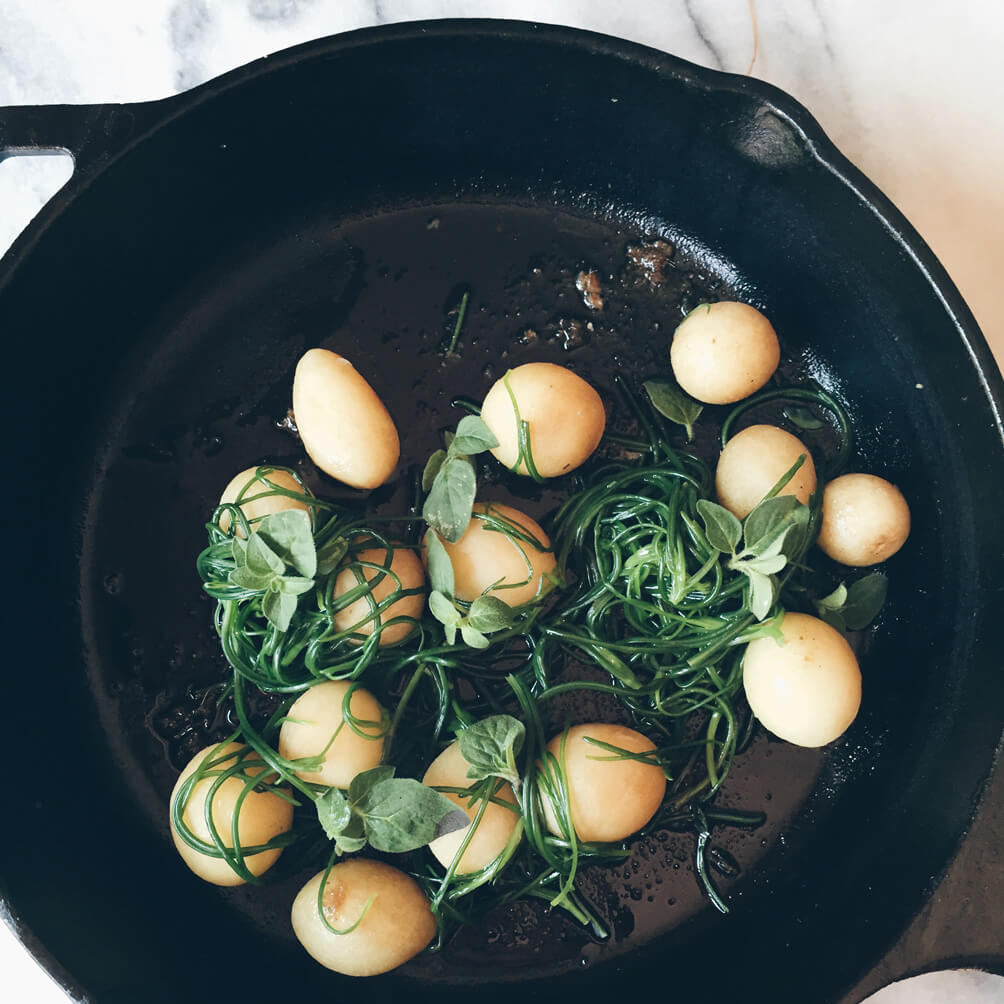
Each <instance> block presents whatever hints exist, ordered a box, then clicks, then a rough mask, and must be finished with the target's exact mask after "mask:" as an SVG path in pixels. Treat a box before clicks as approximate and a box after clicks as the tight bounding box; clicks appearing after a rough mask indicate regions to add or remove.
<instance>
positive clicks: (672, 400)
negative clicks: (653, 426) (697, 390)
mask: <svg viewBox="0 0 1004 1004" xmlns="http://www.w3.org/2000/svg"><path fill="white" fill-rule="evenodd" d="M642 386H643V387H644V388H645V392H646V393H647V394H648V397H649V400H650V401H651V402H652V407H653V408H655V410H656V411H657V412H659V414H660V415H663V416H665V417H666V418H668V419H669V420H670V421H671V422H675V423H676V424H677V425H682V426H683V427H684V428H685V429H686V430H687V439H693V438H694V422H696V421H697V419H698V418H699V417H700V414H701V412H702V411H703V410H704V406H703V405H702V404H700V403H699V402H697V401H695V400H694V399H693V398H692V397H690V396H689V395H687V394H685V393H684V392H683V391H682V390H681V389H680V387H679V386H678V385H677V384H675V383H673V381H671V380H646V381H645V382H644V383H643V384H642Z"/></svg>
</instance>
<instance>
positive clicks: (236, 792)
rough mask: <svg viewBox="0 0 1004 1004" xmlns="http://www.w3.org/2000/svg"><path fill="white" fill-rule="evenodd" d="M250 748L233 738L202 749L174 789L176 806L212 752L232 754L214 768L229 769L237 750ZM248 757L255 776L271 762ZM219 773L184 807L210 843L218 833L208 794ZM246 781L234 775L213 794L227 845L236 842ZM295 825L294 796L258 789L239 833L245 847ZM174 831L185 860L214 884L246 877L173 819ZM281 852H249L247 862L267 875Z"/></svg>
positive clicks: (232, 882) (200, 785)
mask: <svg viewBox="0 0 1004 1004" xmlns="http://www.w3.org/2000/svg"><path fill="white" fill-rule="evenodd" d="M245 749H247V747H246V746H245V745H244V744H243V743H237V742H233V743H227V744H226V745H224V746H210V747H209V748H208V749H204V750H201V751H200V752H198V753H196V754H195V756H194V757H192V759H191V760H190V761H189V763H188V765H187V766H186V767H185V769H184V770H183V771H182V772H181V776H180V777H179V778H178V780H177V782H176V784H175V786H174V791H173V792H172V793H171V804H172V806H173V805H174V803H175V801H176V800H177V798H178V797H179V794H180V792H181V788H182V785H184V783H185V782H186V781H187V780H188V779H189V778H190V777H191V776H192V775H193V774H194V773H195V771H196V770H197V769H198V768H199V767H200V766H201V764H202V762H203V761H204V760H206V759H207V758H210V759H212V760H218V759H220V758H221V757H225V758H226V759H225V760H224V761H223V762H222V763H220V764H217V765H216V766H215V767H213V768H212V770H214V771H225V770H227V769H229V768H231V767H233V766H234V765H235V764H236V762H237V755H238V754H239V753H240V752H241V751H242V750H245ZM244 762H245V764H246V766H245V768H244V773H246V774H247V775H248V776H250V777H256V776H257V775H259V774H260V773H261V772H262V771H263V770H265V769H266V765H265V763H264V762H263V761H262V760H261V759H260V758H259V757H258V755H257V754H251V756H250V757H248V758H247V759H246V760H245V761H244ZM218 777H219V774H216V775H212V774H210V775H209V776H207V777H204V778H202V779H201V780H200V781H198V782H197V783H196V784H195V785H194V786H193V788H192V790H191V792H190V793H189V796H188V799H187V801H186V803H185V808H184V811H183V813H182V819H183V820H184V821H185V825H186V826H187V827H188V828H189V829H190V830H191V831H192V833H193V834H194V835H195V836H196V837H197V838H198V839H200V840H204V841H206V842H207V843H209V844H212V843H213V839H212V835H211V833H210V831H209V827H208V826H207V825H206V815H205V813H206V799H207V798H208V797H209V793H210V790H211V789H212V787H213V784H214V783H215V782H216V780H217V779H218ZM274 777H275V775H274V774H272V778H273V779H274ZM245 786H246V782H245V779H244V778H243V777H236V776H235V777H228V778H227V779H226V780H225V781H223V783H222V784H221V785H220V786H219V788H217V789H216V794H215V795H214V796H213V810H212V812H213V825H214V826H215V827H216V830H217V833H218V834H219V836H220V840H222V842H223V844H224V846H226V847H233V846H234V841H233V820H234V812H235V811H236V809H237V802H238V799H239V798H240V796H241V795H242V793H243V792H244V789H245ZM292 825H293V806H292V805H291V804H290V803H289V802H287V801H286V800H285V799H283V798H280V797H279V796H278V795H277V794H275V793H274V792H271V791H252V792H249V793H248V794H247V796H246V797H245V798H244V801H243V802H242V803H241V807H240V815H239V821H238V824H237V836H238V839H239V840H240V845H241V847H242V848H245V847H247V848H251V847H260V846H261V845H262V844H267V843H268V842H269V841H270V840H271V839H272V838H273V837H277V836H278V835H279V834H280V833H285V832H286V831H287V830H288V829H290V827H291V826H292ZM171 837H172V838H173V840H174V846H175V847H176V848H177V850H178V853H179V854H180V855H181V857H182V860H183V861H184V862H185V864H186V865H188V867H189V868H191V869H192V871H193V872H195V874H196V875H198V876H199V878H202V879H205V880H206V881H207V882H212V883H213V885H222V886H233V885H241V884H243V883H244V881H245V880H244V879H243V878H241V876H240V875H238V874H237V873H236V872H235V871H234V870H233V869H232V868H231V867H230V865H228V864H227V862H226V860H225V859H224V858H217V857H213V856H212V855H210V854H204V853H203V852H202V851H198V850H196V849H195V848H194V847H190V846H189V845H188V844H187V843H185V841H184V840H183V839H182V838H181V836H180V835H179V833H178V831H177V830H176V829H175V827H174V821H173V819H172V821H171ZM281 853H282V848H275V849H273V850H268V851H260V852H258V853H257V854H251V855H248V856H246V857H245V858H244V864H245V866H246V867H247V869H248V871H250V872H251V874H252V875H261V874H263V873H264V872H266V871H267V870H268V869H269V868H271V867H272V865H274V864H275V862H276V860H277V859H278V857H279V855H280V854H281Z"/></svg>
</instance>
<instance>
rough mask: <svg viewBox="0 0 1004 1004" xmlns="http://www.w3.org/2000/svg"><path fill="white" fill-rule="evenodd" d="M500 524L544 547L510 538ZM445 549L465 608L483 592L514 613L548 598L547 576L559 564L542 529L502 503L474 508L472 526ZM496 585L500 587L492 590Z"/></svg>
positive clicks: (525, 516)
mask: <svg viewBox="0 0 1004 1004" xmlns="http://www.w3.org/2000/svg"><path fill="white" fill-rule="evenodd" d="M499 524H501V525H502V527H503V528H505V527H515V529H516V531H517V532H522V533H524V534H526V535H527V536H530V537H532V538H533V539H534V540H536V541H539V542H540V544H542V545H543V547H542V548H538V547H535V546H534V545H533V544H531V543H529V542H528V541H524V540H520V539H519V538H518V537H515V536H511V535H510V534H509V533H508V532H505V530H504V529H499V528H497V527H498V525H499ZM443 547H445V548H446V553H447V554H448V555H449V556H450V561H451V562H452V563H453V577H454V580H455V588H454V594H455V596H456V597H457V599H458V600H464V601H465V602H467V603H470V602H472V601H473V600H475V599H477V597H478V596H480V595H481V594H482V593H483V592H484V591H485V590H488V593H489V594H490V595H492V596H497V597H498V598H499V599H500V600H504V601H505V602H506V603H508V604H509V605H510V606H512V607H516V606H521V605H522V604H524V603H529V602H530V601H531V600H533V599H536V598H537V596H539V595H541V594H543V593H545V592H547V590H548V588H549V582H548V579H547V578H546V576H548V575H549V574H551V573H552V572H553V571H554V569H555V565H556V563H557V562H556V559H555V557H554V552H553V551H552V550H551V549H550V548H551V541H550V538H549V537H548V536H547V534H546V533H544V531H543V530H542V529H541V527H540V524H539V523H538V522H537V521H536V520H534V519H531V518H530V517H529V516H527V515H526V513H522V512H520V511H519V510H518V509H514V508H513V507H512V506H508V505H503V504H502V503H501V502H475V503H474V515H473V518H472V519H471V523H470V526H468V527H467V529H466V530H465V531H464V533H463V534H462V535H461V537H460V539H459V540H458V541H457V542H456V543H455V544H451V543H450V542H449V541H448V540H444V541H443ZM496 582H498V583H499V584H498V585H497V586H494V587H493V588H492V589H488V587H489V586H491V585H492V584H493V583H496Z"/></svg>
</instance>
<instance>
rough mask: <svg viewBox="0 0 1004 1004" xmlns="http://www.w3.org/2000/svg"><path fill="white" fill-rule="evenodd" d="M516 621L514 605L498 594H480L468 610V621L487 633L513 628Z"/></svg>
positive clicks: (473, 626) (478, 629)
mask: <svg viewBox="0 0 1004 1004" xmlns="http://www.w3.org/2000/svg"><path fill="white" fill-rule="evenodd" d="M514 621H515V615H514V613H513V609H512V607H511V606H509V604H508V603H506V602H505V601H504V600H500V599H499V598H498V597H497V596H478V597H477V598H476V599H475V600H474V602H473V603H472V604H471V609H470V610H468V612H467V623H468V624H470V626H471V627H472V628H474V629H475V630H476V631H481V632H484V633H485V634H491V633H492V632H493V631H504V630H505V629H506V628H511V627H512V625H513V622H514Z"/></svg>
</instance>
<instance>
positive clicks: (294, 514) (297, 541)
mask: <svg viewBox="0 0 1004 1004" xmlns="http://www.w3.org/2000/svg"><path fill="white" fill-rule="evenodd" d="M255 533H256V534H257V535H258V536H259V537H260V538H261V539H262V540H263V541H264V542H265V543H266V544H268V546H269V548H270V549H271V550H272V551H273V552H274V553H275V554H276V555H277V556H278V557H279V558H280V559H281V560H282V563H283V565H289V566H291V567H292V568H295V569H296V570H297V571H298V572H299V573H300V574H301V575H303V576H305V577H306V578H308V579H312V578H313V577H314V576H315V575H316V574H317V550H316V549H315V547H314V533H313V530H312V528H311V524H310V514H309V513H307V512H306V511H305V510H303V509H285V510H283V511H282V512H273V513H269V515H267V516H264V517H263V518H262V519H261V520H259V522H258V524H257V526H256V527H255ZM283 570H284V569H280V571H283Z"/></svg>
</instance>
